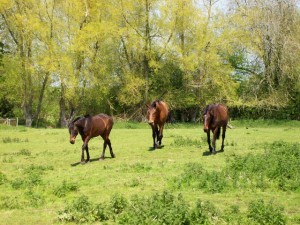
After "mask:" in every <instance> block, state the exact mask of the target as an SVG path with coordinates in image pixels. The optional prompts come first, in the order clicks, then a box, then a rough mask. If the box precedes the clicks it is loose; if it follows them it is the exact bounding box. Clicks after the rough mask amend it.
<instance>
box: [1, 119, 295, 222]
mask: <svg viewBox="0 0 300 225" xmlns="http://www.w3.org/2000/svg"><path fill="white" fill-rule="evenodd" d="M231 123H232V125H233V129H228V131H227V133H226V139H225V151H224V152H222V153H217V154H216V155H209V154H208V146H207V143H206V134H205V133H204V132H203V126H202V124H199V123H198V124H168V125H167V126H166V128H165V130H164V138H163V147H162V148H160V149H156V150H153V149H152V136H151V129H150V127H149V126H148V124H146V123H134V122H115V125H114V128H113V129H112V132H111V136H110V138H111V142H112V147H113V151H114V153H115V155H116V158H114V159H112V158H110V154H109V151H108V149H107V151H106V155H105V156H106V158H105V160H103V161H99V160H98V159H99V157H100V154H101V152H102V146H103V141H102V139H101V138H99V137H98V138H94V139H92V140H91V141H90V142H89V149H90V156H91V159H92V160H91V162H90V163H87V164H84V165H81V164H80V163H79V161H80V156H81V145H82V141H81V138H80V136H78V137H77V140H76V143H75V144H74V145H71V144H70V143H69V133H68V131H67V129H51V128H48V129H34V128H25V127H22V126H19V127H7V126H0V224H3V225H4V224H14V225H15V224H27V225H30V224H43V225H46V224H75V223H83V224H300V122H299V121H269V120H267V121H254V120H253V121H232V122H231ZM220 145H221V140H218V141H217V148H218V149H220Z"/></svg>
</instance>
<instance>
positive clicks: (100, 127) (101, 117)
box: [92, 113, 114, 133]
mask: <svg viewBox="0 0 300 225" xmlns="http://www.w3.org/2000/svg"><path fill="white" fill-rule="evenodd" d="M92 123H93V128H94V129H95V130H97V131H98V132H99V131H101V133H103V132H110V131H111V129H112V127H113V124H114V122H113V118H112V117H111V116H109V115H106V114H104V113H101V114H98V115H95V116H93V118H92Z"/></svg>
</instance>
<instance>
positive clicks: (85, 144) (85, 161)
mask: <svg viewBox="0 0 300 225" xmlns="http://www.w3.org/2000/svg"><path fill="white" fill-rule="evenodd" d="M89 140H90V138H89V137H86V138H85V139H84V141H83V145H82V154H81V163H82V164H83V163H87V162H89V161H90V153H89V146H88V142H89ZM84 150H85V151H86V160H84Z"/></svg>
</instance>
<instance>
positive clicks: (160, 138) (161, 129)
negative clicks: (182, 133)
mask: <svg viewBox="0 0 300 225" xmlns="http://www.w3.org/2000/svg"><path fill="white" fill-rule="evenodd" d="M163 130H164V125H162V126H160V127H159V135H158V144H159V146H160V145H161V141H162V138H163Z"/></svg>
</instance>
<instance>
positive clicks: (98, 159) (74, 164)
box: [71, 156, 113, 167]
mask: <svg viewBox="0 0 300 225" xmlns="http://www.w3.org/2000/svg"><path fill="white" fill-rule="evenodd" d="M104 159H113V158H112V157H106V156H105V157H104ZM96 161H98V162H99V161H100V162H101V161H102V160H100V158H94V159H90V161H89V162H85V163H81V162H76V163H72V164H71V166H73V167H74V166H78V165H85V164H89V163H92V162H96Z"/></svg>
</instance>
